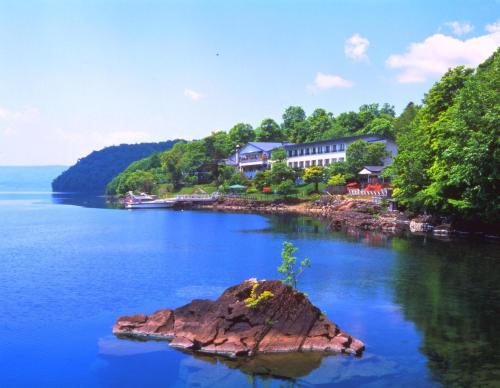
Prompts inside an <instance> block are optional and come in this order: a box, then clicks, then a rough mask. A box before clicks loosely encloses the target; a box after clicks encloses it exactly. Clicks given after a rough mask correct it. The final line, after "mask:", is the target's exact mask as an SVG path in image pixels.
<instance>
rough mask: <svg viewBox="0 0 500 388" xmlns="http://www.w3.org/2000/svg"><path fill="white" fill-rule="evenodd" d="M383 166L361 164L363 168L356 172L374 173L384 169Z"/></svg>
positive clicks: (362, 173) (361, 173)
mask: <svg viewBox="0 0 500 388" xmlns="http://www.w3.org/2000/svg"><path fill="white" fill-rule="evenodd" d="M384 169H385V166H363V169H362V170H361V171H360V172H358V174H360V175H368V174H376V173H380V172H382V171H384Z"/></svg>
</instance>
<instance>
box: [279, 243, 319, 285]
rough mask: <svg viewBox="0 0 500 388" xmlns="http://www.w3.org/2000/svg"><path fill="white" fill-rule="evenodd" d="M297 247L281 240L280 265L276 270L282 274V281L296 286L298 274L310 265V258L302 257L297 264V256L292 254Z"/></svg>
mask: <svg viewBox="0 0 500 388" xmlns="http://www.w3.org/2000/svg"><path fill="white" fill-rule="evenodd" d="M297 251H298V248H296V247H294V246H293V244H292V243H289V242H288V241H284V242H283V250H282V251H281V260H282V261H281V265H280V266H279V267H278V272H279V273H281V274H283V275H284V278H283V279H282V282H283V283H285V284H288V285H289V286H292V287H293V288H297V282H298V279H299V276H300V275H301V274H302V272H304V269H306V268H307V267H310V266H311V260H309V259H303V260H302V261H301V262H300V264H299V265H297V257H295V256H293V254H294V253H295V252H297Z"/></svg>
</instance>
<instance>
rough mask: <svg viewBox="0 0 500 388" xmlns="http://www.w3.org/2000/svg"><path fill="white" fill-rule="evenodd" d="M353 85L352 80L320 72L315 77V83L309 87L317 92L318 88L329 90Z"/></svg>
mask: <svg viewBox="0 0 500 388" xmlns="http://www.w3.org/2000/svg"><path fill="white" fill-rule="evenodd" d="M353 85H354V84H353V83H352V82H351V81H348V80H346V79H344V78H342V77H340V76H338V75H333V74H324V73H318V74H316V78H315V79H314V84H312V85H309V86H308V89H309V90H310V91H312V92H315V91H318V90H327V89H332V88H350V87H352V86H353Z"/></svg>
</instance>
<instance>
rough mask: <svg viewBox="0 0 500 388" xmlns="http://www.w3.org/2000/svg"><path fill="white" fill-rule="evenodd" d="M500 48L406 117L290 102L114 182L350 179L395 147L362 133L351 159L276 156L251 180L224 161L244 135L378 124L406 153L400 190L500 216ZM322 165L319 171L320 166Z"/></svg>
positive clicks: (459, 209)
mask: <svg viewBox="0 0 500 388" xmlns="http://www.w3.org/2000/svg"><path fill="white" fill-rule="evenodd" d="M499 91H500V54H499V51H497V52H496V53H495V54H494V55H492V56H491V57H490V58H489V59H488V60H486V61H485V62H484V63H483V64H481V65H480V66H479V67H478V68H477V69H476V70H474V69H468V68H464V67H463V66H459V67H457V68H454V69H450V70H449V71H448V72H447V73H446V74H445V75H444V76H443V77H442V78H441V80H439V81H438V82H436V83H435V84H434V85H433V86H432V88H431V89H430V90H429V92H428V93H427V94H426V95H425V96H424V98H423V101H422V104H421V105H417V104H414V103H409V104H408V105H407V106H406V108H405V109H404V111H403V112H402V113H401V115H399V116H397V117H396V114H395V112H394V108H393V107H392V106H391V105H389V104H383V105H379V104H368V105H362V106H361V107H360V108H359V110H358V111H357V112H346V113H341V114H339V115H338V116H334V115H333V114H332V113H329V112H327V111H325V110H324V109H316V110H315V111H314V112H312V114H310V115H309V116H307V115H306V113H305V111H304V110H303V109H302V108H301V107H299V106H291V107H289V108H287V109H286V110H285V112H284V113H283V116H282V119H283V120H282V122H281V123H277V122H276V121H274V120H273V119H270V118H267V119H264V120H263V121H262V122H261V124H260V125H259V126H258V127H257V128H255V129H254V128H252V126H251V125H249V124H245V123H238V124H236V125H235V126H234V127H233V128H231V129H230V130H229V131H228V132H225V131H217V132H213V133H212V134H211V135H209V136H207V137H205V138H204V139H201V140H194V141H190V142H186V143H178V144H176V145H175V146H174V147H173V148H172V149H171V150H169V151H166V152H163V153H162V154H159V155H154V156H151V157H149V158H147V159H145V160H142V161H139V162H136V163H133V164H132V165H131V166H130V167H129V168H128V169H126V170H125V171H123V172H122V173H121V174H119V175H118V176H116V177H115V178H114V179H113V180H112V182H111V183H110V184H109V185H108V187H107V190H108V192H109V193H112V194H122V193H124V192H125V191H127V190H147V191H154V190H156V189H157V188H158V187H159V186H160V185H164V187H166V188H167V191H168V190H175V189H178V188H180V187H182V186H186V185H187V186H189V185H194V184H197V183H208V182H210V183H211V184H213V185H216V186H217V187H220V186H222V187H224V186H227V185H231V184H245V185H246V186H248V187H249V190H255V189H261V188H262V187H263V186H267V185H275V189H276V190H277V191H278V192H280V190H281V192H283V193H286V192H290V190H292V189H293V181H294V180H295V179H296V178H297V177H301V178H303V179H304V180H306V181H308V180H309V182H315V183H317V182H318V181H323V182H326V181H330V182H345V181H346V180H347V181H348V180H349V179H354V178H355V174H356V171H359V168H360V166H363V165H365V164H378V163H377V162H378V161H380V160H381V158H383V157H384V156H385V154H384V153H385V150H384V149H382V148H380V147H377V146H375V145H373V144H372V145H368V144H366V143H364V142H362V141H357V142H355V143H353V144H351V145H350V146H349V147H348V149H347V161H346V162H339V163H335V164H332V165H330V166H328V167H327V168H318V166H315V168H314V169H312V170H310V171H309V172H307V171H306V172H307V174H305V175H303V174H304V173H303V172H300V171H294V170H293V169H291V168H289V167H288V166H287V165H286V163H284V155H283V153H279V152H277V153H276V155H273V158H274V159H275V160H276V161H277V163H274V164H273V166H274V167H273V169H272V170H269V171H266V172H262V173H259V174H257V177H256V178H255V179H254V180H252V181H251V182H249V181H248V180H247V178H246V177H244V176H243V175H241V174H238V173H236V172H235V171H234V169H232V168H230V167H227V166H224V165H223V164H222V163H221V161H222V160H223V159H224V158H226V157H227V156H228V155H229V154H231V153H232V152H234V149H235V146H236V145H237V144H245V143H247V142H248V141H254V140H255V141H290V142H294V143H299V142H308V141H316V140H323V139H329V138H339V137H344V136H352V135H360V134H373V135H380V136H383V137H386V138H393V139H395V140H396V143H397V144H398V147H399V150H398V155H397V156H396V157H395V159H394V162H393V164H392V166H390V167H389V169H388V170H387V174H388V175H390V176H391V177H392V181H393V186H394V196H395V198H397V199H398V200H399V202H400V204H401V205H402V207H403V208H406V209H408V210H410V211H412V212H414V213H421V212H425V211H427V212H431V213H434V214H439V215H447V216H452V217H455V218H457V219H463V220H472V219H475V220H477V219H480V220H482V221H483V222H486V223H490V224H491V223H495V222H496V221H497V220H498V217H499V202H498V193H499V192H500V190H499V166H500V151H499V142H500V136H499V135H500V134H499V128H500V95H499ZM313 170H314V171H313Z"/></svg>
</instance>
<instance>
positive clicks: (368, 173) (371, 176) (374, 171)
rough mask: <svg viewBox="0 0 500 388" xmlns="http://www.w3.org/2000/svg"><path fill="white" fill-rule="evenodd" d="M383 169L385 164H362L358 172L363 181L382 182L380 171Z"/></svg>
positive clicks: (369, 182)
mask: <svg viewBox="0 0 500 388" xmlns="http://www.w3.org/2000/svg"><path fill="white" fill-rule="evenodd" d="M384 170H385V166H364V167H363V169H362V170H361V171H360V172H358V175H360V176H361V177H362V178H363V179H362V180H363V181H364V182H366V183H368V184H371V183H382V182H383V181H384V178H383V176H382V173H383V172H384Z"/></svg>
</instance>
